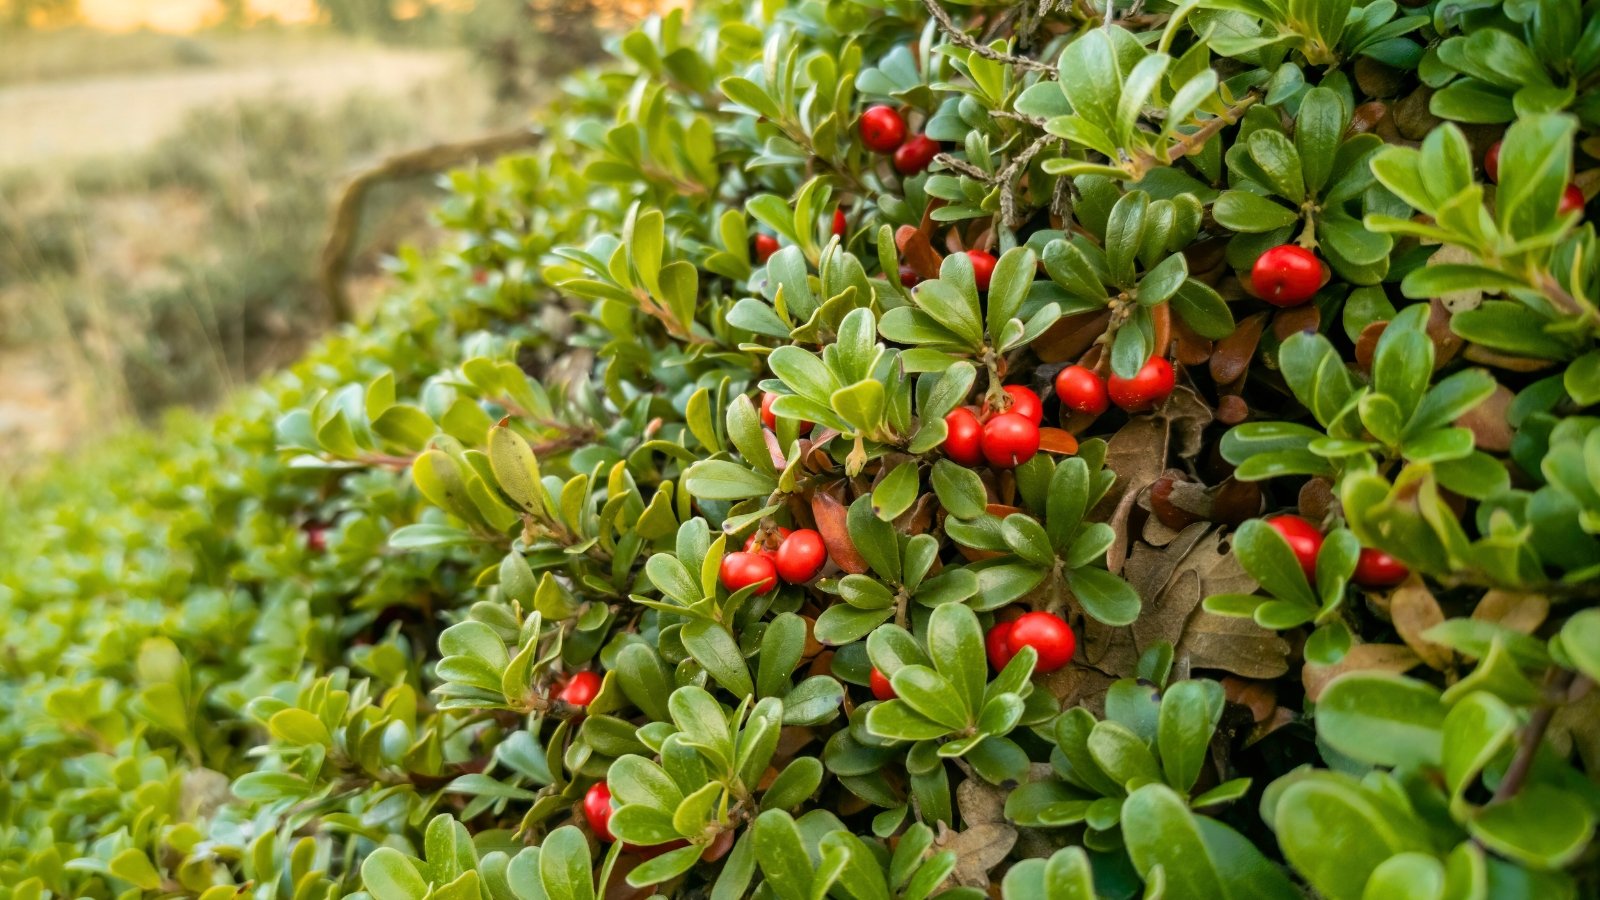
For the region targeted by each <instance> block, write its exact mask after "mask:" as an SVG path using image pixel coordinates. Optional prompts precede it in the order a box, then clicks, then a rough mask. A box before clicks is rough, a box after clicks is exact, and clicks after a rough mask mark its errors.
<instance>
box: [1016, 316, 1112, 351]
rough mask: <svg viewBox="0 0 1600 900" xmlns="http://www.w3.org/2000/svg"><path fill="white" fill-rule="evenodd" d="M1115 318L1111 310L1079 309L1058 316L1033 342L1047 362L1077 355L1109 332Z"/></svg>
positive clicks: (1033, 347) (1033, 346) (1034, 348)
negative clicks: (1063, 315)
mask: <svg viewBox="0 0 1600 900" xmlns="http://www.w3.org/2000/svg"><path fill="white" fill-rule="evenodd" d="M1110 321H1111V313H1110V312H1109V311H1107V310H1101V311H1098V312H1086V313H1078V314H1077V315H1075V316H1067V317H1066V318H1063V319H1060V320H1058V321H1057V322H1056V323H1055V324H1054V325H1051V326H1050V327H1049V328H1047V329H1045V332H1044V334H1041V335H1039V337H1038V339H1037V340H1035V341H1034V342H1033V343H1032V344H1031V345H1030V346H1031V347H1032V349H1033V352H1034V353H1035V354H1036V355H1038V357H1039V359H1040V360H1041V361H1043V362H1047V363H1059V362H1066V361H1068V360H1072V359H1077V358H1078V357H1080V356H1082V355H1083V354H1084V351H1086V350H1088V349H1089V348H1090V347H1092V346H1094V342H1095V339H1096V338H1098V337H1099V336H1100V335H1102V334H1105V332H1106V324H1107V323H1108V322H1110Z"/></svg>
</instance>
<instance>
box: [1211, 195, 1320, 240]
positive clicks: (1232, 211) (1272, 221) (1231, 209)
mask: <svg viewBox="0 0 1600 900" xmlns="http://www.w3.org/2000/svg"><path fill="white" fill-rule="evenodd" d="M1211 214H1212V215H1213V216H1215V217H1216V220H1217V224H1219V225H1221V226H1223V227H1224V228H1227V229H1228V230H1230V231H1237V232H1240V233H1241V234H1265V233H1266V232H1269V231H1276V230H1277V229H1279V228H1287V227H1289V226H1290V225H1293V224H1294V223H1296V222H1298V221H1300V216H1299V214H1298V213H1296V212H1295V211H1294V210H1292V209H1289V208H1288V207H1286V206H1283V205H1282V204H1279V203H1274V202H1272V201H1271V200H1269V199H1267V198H1266V197H1263V196H1261V195H1259V194H1252V193H1250V192H1249V191H1223V192H1222V194H1220V195H1219V196H1218V197H1217V199H1216V202H1215V203H1213V204H1212V205H1211Z"/></svg>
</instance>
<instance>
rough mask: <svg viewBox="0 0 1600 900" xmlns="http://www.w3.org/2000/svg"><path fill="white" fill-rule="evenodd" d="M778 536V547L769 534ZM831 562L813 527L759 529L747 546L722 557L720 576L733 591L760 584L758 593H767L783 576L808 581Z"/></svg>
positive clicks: (790, 582)
mask: <svg viewBox="0 0 1600 900" xmlns="http://www.w3.org/2000/svg"><path fill="white" fill-rule="evenodd" d="M772 534H776V535H777V542H776V543H777V547H776V548H774V547H772V546H771V542H770V541H769V535H772ZM827 562H828V548H827V545H825V544H824V543H823V542H822V535H821V534H818V533H817V532H816V531H815V530H814V529H811V528H799V529H796V530H794V531H790V530H789V529H787V528H784V527H783V526H781V525H780V526H776V527H775V528H774V529H773V530H772V531H771V532H763V531H757V532H756V533H755V534H752V535H750V538H749V540H747V541H745V544H744V549H743V550H739V551H735V552H733V553H729V554H728V555H727V556H724V557H723V558H722V566H721V568H720V569H718V575H719V576H720V577H721V579H722V586H723V587H725V588H727V589H728V590H730V591H737V590H739V589H740V588H744V587H749V586H750V585H752V584H755V585H760V587H757V588H756V593H758V594H765V593H767V592H768V591H770V590H772V589H773V588H775V587H777V586H778V579H779V578H782V579H783V580H784V581H785V582H786V583H788V584H805V583H806V582H808V581H810V580H811V579H813V578H815V577H817V573H818V572H821V571H822V567H823V566H824V565H825V564H826V563H827Z"/></svg>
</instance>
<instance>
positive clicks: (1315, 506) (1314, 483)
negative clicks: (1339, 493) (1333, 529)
mask: <svg viewBox="0 0 1600 900" xmlns="http://www.w3.org/2000/svg"><path fill="white" fill-rule="evenodd" d="M1333 501H1334V497H1333V482H1332V481H1329V480H1328V479H1327V478H1324V477H1323V476H1321V475H1318V476H1317V477H1315V478H1312V479H1309V480H1308V481H1306V483H1305V484H1303V485H1301V486H1300V497H1299V506H1300V515H1302V516H1305V517H1306V518H1307V519H1310V520H1311V521H1313V522H1321V521H1322V520H1323V519H1325V518H1327V517H1328V512H1329V511H1330V510H1332V509H1333Z"/></svg>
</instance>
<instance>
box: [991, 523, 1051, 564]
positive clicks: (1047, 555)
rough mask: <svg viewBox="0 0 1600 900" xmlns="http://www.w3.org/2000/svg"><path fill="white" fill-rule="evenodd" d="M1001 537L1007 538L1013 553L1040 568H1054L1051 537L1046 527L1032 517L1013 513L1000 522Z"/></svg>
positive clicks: (1007, 544)
mask: <svg viewBox="0 0 1600 900" xmlns="http://www.w3.org/2000/svg"><path fill="white" fill-rule="evenodd" d="M1000 535H1001V536H1002V537H1003V538H1005V542H1006V546H1008V547H1010V548H1011V552H1013V553H1015V554H1017V555H1018V556H1020V557H1022V558H1023V559H1025V560H1027V561H1028V562H1031V563H1033V564H1035V565H1039V566H1053V565H1055V561H1056V553H1055V550H1054V549H1053V548H1052V547H1051V546H1050V536H1049V535H1047V534H1045V531H1044V526H1043V525H1040V524H1039V522H1038V520H1036V519H1034V518H1033V517H1032V516H1028V515H1025V514H1023V513H1013V514H1011V515H1009V516H1006V517H1005V519H1003V520H1002V521H1001V522H1000Z"/></svg>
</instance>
